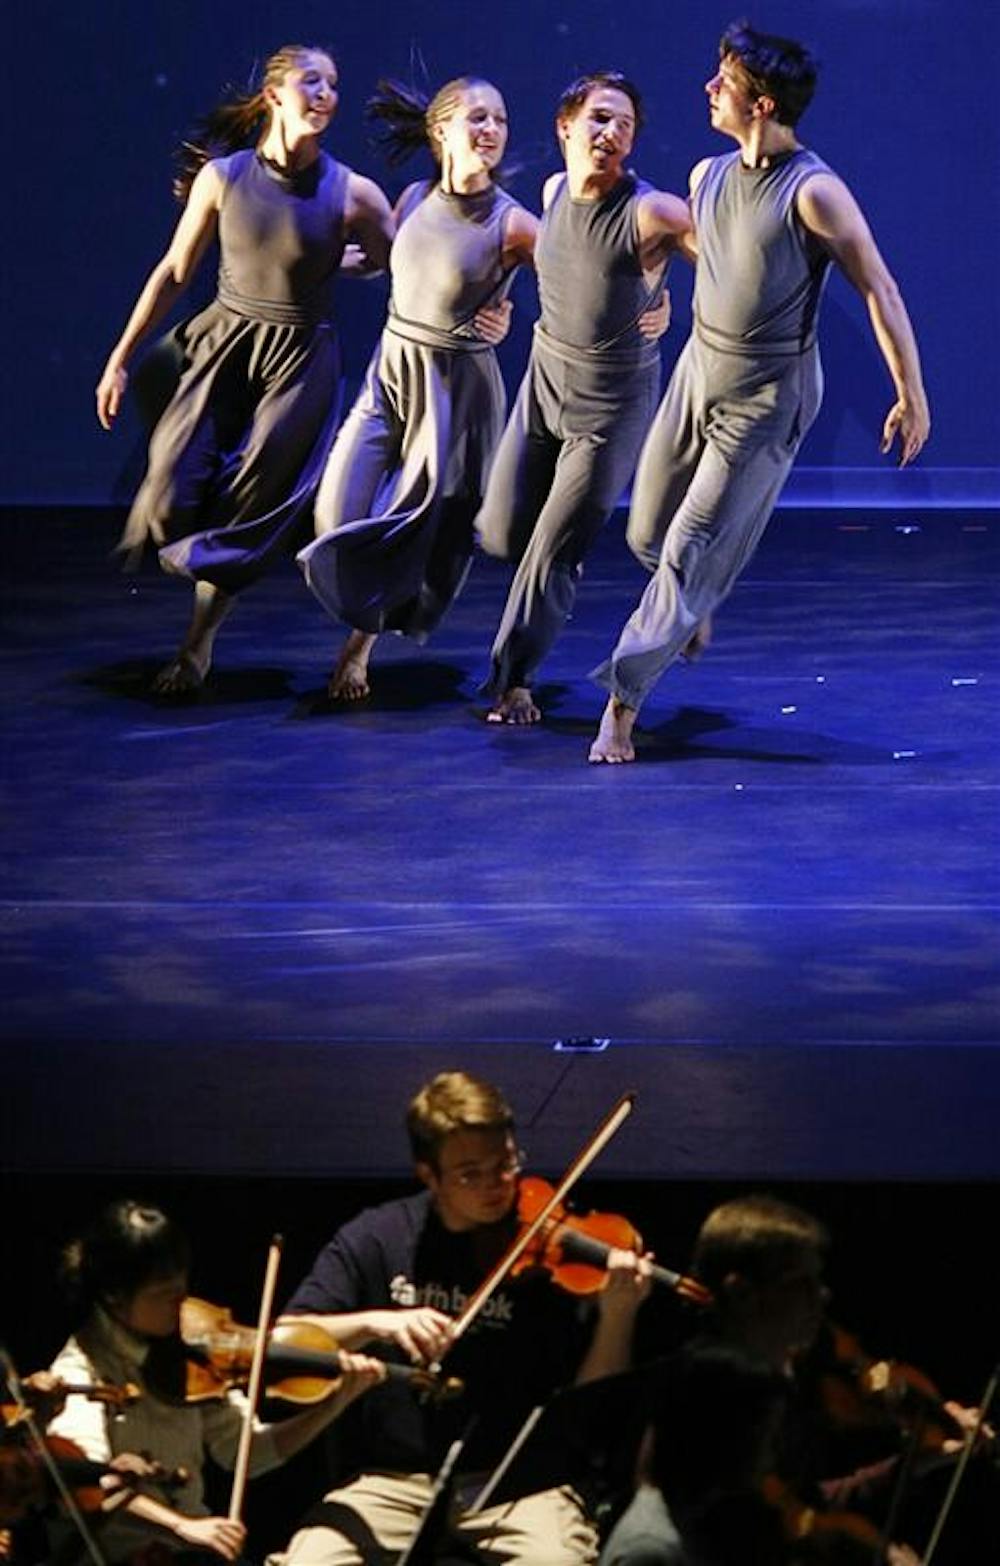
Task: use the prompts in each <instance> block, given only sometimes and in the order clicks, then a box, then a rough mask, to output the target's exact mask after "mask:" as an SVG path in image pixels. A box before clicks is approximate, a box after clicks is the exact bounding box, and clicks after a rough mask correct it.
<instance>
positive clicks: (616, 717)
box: [587, 696, 638, 762]
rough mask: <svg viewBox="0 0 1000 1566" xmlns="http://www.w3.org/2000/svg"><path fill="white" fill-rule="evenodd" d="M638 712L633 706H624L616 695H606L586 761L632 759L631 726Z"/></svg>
mask: <svg viewBox="0 0 1000 1566" xmlns="http://www.w3.org/2000/svg"><path fill="white" fill-rule="evenodd" d="M637 717H638V713H637V712H636V709H635V708H634V707H626V705H625V703H624V702H623V701H619V700H618V698H617V696H609V697H608V705H607V706H606V707H605V709H604V713H603V715H602V717H601V726H600V728H599V729H598V731H597V738H596V739H595V741H594V743H593V744H592V745H591V747H590V755H589V756H588V757H587V760H588V761H612V762H617V761H634V760H635V746H634V745H633V744H632V726H633V724H634V723H635V720H636V718H637Z"/></svg>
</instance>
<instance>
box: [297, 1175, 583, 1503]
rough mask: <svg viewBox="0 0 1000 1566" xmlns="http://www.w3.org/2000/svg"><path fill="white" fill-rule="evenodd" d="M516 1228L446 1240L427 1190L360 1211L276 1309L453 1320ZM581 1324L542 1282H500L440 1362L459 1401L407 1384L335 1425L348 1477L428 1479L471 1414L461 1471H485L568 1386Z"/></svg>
mask: <svg viewBox="0 0 1000 1566" xmlns="http://www.w3.org/2000/svg"><path fill="white" fill-rule="evenodd" d="M514 1227H515V1220H514V1219H513V1218H510V1219H505V1220H504V1221H503V1222H502V1223H500V1224H494V1225H489V1226H484V1227H481V1228H478V1229H474V1230H469V1231H465V1232H462V1233H459V1234H455V1233H453V1232H452V1231H450V1230H448V1229H446V1228H445V1227H444V1225H443V1224H442V1223H441V1221H440V1219H439V1218H438V1215H437V1212H436V1210H435V1208H434V1205H433V1203H432V1201H431V1196H430V1193H429V1192H427V1191H423V1192H421V1193H420V1194H418V1195H416V1196H408V1197H403V1198H402V1199H400V1200H397V1201H392V1202H385V1203H383V1204H382V1206H380V1207H369V1208H366V1209H365V1211H364V1212H362V1213H359V1214H358V1216H357V1217H356V1218H353V1219H351V1221H350V1222H349V1223H346V1224H344V1226H343V1228H341V1229H339V1230H338V1231H337V1233H336V1234H335V1235H334V1237H333V1239H332V1240H331V1241H330V1243H329V1244H328V1245H326V1246H324V1248H323V1250H321V1251H320V1253H319V1255H318V1256H317V1258H316V1261H315V1262H314V1264H313V1269H312V1271H311V1273H310V1274H309V1276H308V1277H307V1278H306V1279H305V1280H304V1282H302V1283H301V1284H300V1285H299V1287H298V1288H297V1289H296V1290H295V1293H294V1294H293V1295H292V1298H291V1299H290V1301H289V1302H288V1305H287V1306H286V1307H285V1309H286V1313H288V1314H290V1315H291V1314H296V1313H305V1312H315V1313H317V1314H321V1315H325V1314H334V1315H338V1314H341V1313H345V1312H350V1311H359V1310H378V1309H391V1308H393V1307H406V1306H414V1305H431V1306H433V1307H435V1308H436V1309H437V1310H442V1311H444V1312H446V1313H447V1314H448V1315H451V1316H457V1315H458V1314H459V1313H460V1312H461V1310H462V1308H463V1307H464V1305H465V1303H466V1301H467V1299H468V1297H469V1295H470V1294H471V1293H472V1292H473V1290H474V1289H475V1288H476V1287H477V1286H478V1284H479V1283H481V1281H482V1279H483V1278H484V1277H485V1275H486V1273H487V1272H488V1271H489V1269H490V1267H491V1266H492V1265H493V1263H494V1262H495V1261H496V1260H497V1258H498V1257H499V1256H500V1255H502V1253H503V1251H504V1250H505V1249H506V1247H507V1244H508V1243H509V1241H510V1238H511V1235H512V1233H513V1231H514ZM591 1319H592V1317H591V1311H590V1308H589V1307H585V1308H584V1309H583V1310H581V1308H580V1305H579V1303H578V1302H577V1301H576V1300H574V1299H573V1298H572V1296H570V1295H568V1294H565V1293H564V1292H563V1291H561V1290H559V1289H557V1288H556V1287H555V1286H554V1285H553V1284H552V1283H551V1282H550V1280H549V1278H548V1276H547V1275H545V1274H527V1275H525V1276H524V1277H522V1278H518V1279H514V1280H508V1281H506V1282H504V1283H503V1284H501V1285H500V1287H499V1288H498V1289H497V1290H496V1292H495V1293H494V1294H493V1295H492V1297H491V1298H490V1299H489V1300H488V1301H487V1302H486V1305H485V1306H484V1307H483V1310H482V1311H481V1312H480V1314H479V1316H478V1317H477V1318H476V1320H475V1321H474V1322H473V1324H472V1325H471V1326H470V1327H469V1329H468V1331H467V1332H466V1333H465V1335H464V1337H462V1338H461V1339H460V1340H459V1342H458V1343H457V1344H456V1345H455V1347H454V1348H453V1349H452V1350H451V1351H450V1352H449V1354H448V1355H447V1357H446V1359H445V1363H444V1369H445V1371H446V1373H447V1374H448V1375H451V1376H460V1377H461V1378H462V1380H463V1381H464V1382H465V1388H466V1390H465V1394H464V1396H463V1397H461V1398H459V1399H457V1400H455V1401H454V1402H447V1403H438V1404H434V1403H422V1402H421V1401H420V1400H419V1398H418V1397H417V1396H416V1395H415V1394H414V1393H413V1391H412V1390H411V1389H410V1388H409V1387H408V1386H406V1385H400V1384H389V1383H386V1384H385V1385H383V1386H379V1387H375V1388H374V1389H373V1390H372V1391H371V1392H368V1393H366V1394H365V1396H364V1397H362V1398H360V1399H359V1400H358V1402H357V1403H355V1404H354V1406H353V1407H352V1408H351V1409H350V1410H348V1413H347V1415H346V1416H345V1418H344V1419H343V1420H341V1421H338V1435H340V1436H341V1437H342V1442H341V1443H340V1444H341V1445H342V1447H343V1450H344V1453H345V1457H346V1458H347V1460H348V1464H349V1467H350V1469H351V1471H352V1472H366V1471H369V1470H371V1469H380V1468H385V1469H394V1470H398V1471H400V1472H406V1473H417V1472H434V1471H435V1470H436V1469H437V1468H438V1467H439V1466H440V1464H441V1462H442V1460H443V1458H444V1455H445V1453H446V1452H447V1450H448V1447H449V1445H450V1444H451V1442H452V1441H453V1440H454V1439H455V1438H456V1437H457V1436H459V1435H461V1434H462V1433H463V1431H464V1430H465V1428H466V1426H467V1425H468V1423H469V1421H470V1419H471V1417H472V1415H473V1414H476V1415H477V1416H478V1418H477V1422H476V1426H475V1429H474V1431H473V1433H472V1435H471V1436H470V1439H469V1441H468V1443H467V1445H466V1447H465V1449H464V1451H463V1454H462V1459H461V1464H460V1466H461V1469H462V1470H463V1471H465V1472H474V1471H480V1470H483V1469H487V1468H490V1467H492V1466H493V1464H494V1463H495V1462H497V1461H498V1460H499V1458H500V1457H501V1456H502V1454H503V1452H504V1451H505V1450H506V1448H507V1446H508V1444H509V1442H510V1440H511V1439H512V1437H513V1436H514V1434H515V1433H516V1431H517V1429H518V1428H519V1426H520V1425H521V1423H522V1421H523V1420H524V1418H525V1417H526V1415H527V1414H528V1412H529V1411H530V1409H531V1408H533V1407H534V1406H535V1405H536V1404H537V1403H542V1402H544V1401H545V1400H546V1398H547V1397H548V1396H549V1395H550V1394H551V1393H552V1392H553V1391H555V1390H556V1389H557V1388H558V1387H561V1386H566V1385H568V1384H569V1383H571V1382H572V1380H573V1378H574V1375H575V1373H576V1369H577V1366H578V1364H579V1362H580V1359H581V1358H582V1355H583V1351H584V1348H585V1346H586V1343H587V1338H588V1335H589V1323H590V1320H591ZM370 1347H371V1350H372V1352H373V1353H375V1354H378V1355H379V1356H380V1357H382V1358H384V1359H391V1360H395V1361H397V1362H398V1363H404V1364H405V1363H407V1362H408V1361H407V1358H406V1355H405V1353H404V1352H403V1350H402V1349H399V1348H396V1347H395V1345H392V1344H386V1343H378V1344H374V1345H371V1346H370ZM341 1427H342V1428H341Z"/></svg>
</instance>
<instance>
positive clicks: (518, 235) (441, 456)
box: [298, 77, 537, 700]
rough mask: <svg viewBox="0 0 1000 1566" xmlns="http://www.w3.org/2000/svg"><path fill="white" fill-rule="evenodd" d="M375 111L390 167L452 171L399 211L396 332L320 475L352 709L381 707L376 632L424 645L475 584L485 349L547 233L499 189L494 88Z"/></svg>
mask: <svg viewBox="0 0 1000 1566" xmlns="http://www.w3.org/2000/svg"><path fill="white" fill-rule="evenodd" d="M370 108H371V110H372V111H373V112H374V113H375V114H376V115H377V116H378V117H379V118H381V119H382V120H383V121H384V122H385V123H386V124H387V125H388V133H387V134H386V135H385V137H384V140H385V142H386V144H387V146H388V148H389V151H390V156H391V157H392V156H393V155H394V156H395V160H396V161H399V160H400V159H401V158H402V157H405V156H406V155H407V154H408V153H409V152H410V151H411V150H413V149H414V148H415V147H418V146H423V147H427V146H429V147H430V149H431V151H432V152H433V154H434V156H435V159H436V161H437V163H438V165H439V169H438V177H437V179H436V180H434V181H430V182H428V181H422V182H421V183H419V184H417V185H411V186H410V187H408V189H407V190H405V191H404V192H403V195H402V196H401V198H400V200H399V202H398V204H397V209H396V215H397V220H398V224H399V228H398V233H397V236H396V239H395V241H394V243H393V247H392V256H391V262H390V270H391V275H392V296H391V299H390V303H389V319H388V323H387V325H386V328H385V331H384V332H383V335H382V340H381V342H380V344H379V346H378V347H377V348H376V350H375V354H374V356H373V358H372V361H371V364H370V365H369V367H368V374H367V377H366V380H365V384H364V387H363V389H362V392H361V395H360V397H359V398H358V401H357V402H356V404H355V406H354V408H353V409H352V411H351V413H350V414H349V415H348V417H347V419H346V421H345V423H344V425H343V428H342V429H341V430H340V433H339V434H338V436H337V439H336V442H335V444H334V447H333V451H332V452H331V454H330V460H329V462H328V464H327V467H326V471H325V473H324V475H323V480H322V483H321V485H320V490H319V495H318V497H317V501H316V530H317V533H318V535H319V536H318V537H317V539H316V540H315V542H314V543H312V544H310V545H308V546H307V547H306V548H305V549H304V550H303V551H302V552H301V553H300V555H299V557H298V559H299V564H300V565H301V566H302V569H303V571H304V573H305V577H306V581H307V582H308V584H309V586H310V587H311V589H312V591H313V592H314V593H315V595H316V597H317V598H318V599H319V601H320V603H322V604H323V606H324V608H325V609H327V610H328V612H329V613H330V614H332V615H334V616H336V617H337V618H338V619H341V620H344V621H346V623H347V624H348V625H349V626H352V627H353V628H354V629H353V631H352V633H351V635H349V636H348V638H347V642H346V644H345V647H344V649H343V651H342V653H341V656H340V658H339V660H338V662H337V665H336V668H335V669H334V671H333V674H332V676H331V679H330V684H329V693H330V695H331V697H333V698H338V699H346V700H357V699H360V698H361V697H363V696H365V695H367V694H368V689H369V687H368V661H369V658H370V655H371V651H372V647H373V645H374V642H375V640H376V637H377V636H378V634H379V633H380V632H382V631H386V630H393V631H400V632H404V633H405V634H406V635H408V636H411V637H413V638H414V639H415V640H416V641H418V642H422V641H425V640H426V638H427V637H428V635H429V634H430V632H431V631H432V630H433V629H434V627H435V626H436V625H437V623H438V622H439V620H440V619H441V616H442V615H443V614H444V613H445V611H446V610H447V608H448V606H449V605H450V603H451V602H452V600H453V599H454V597H455V595H456V594H457V593H458V591H459V590H460V588H461V586H462V583H463V581H464V580H465V576H466V573H467V571H468V567H469V562H470V559H471V555H472V546H473V531H472V519H473V517H474V516H475V514H476V511H477V510H478V508H479V504H480V501H481V499H482V494H483V489H484V487H485V483H486V474H487V472H488V470H489V465H490V462H491V460H492V457H493V453H494V450H495V448H496V445H497V442H498V440H499V438H500V433H501V430H502V429H503V421H504V415H505V412H506V396H505V393H504V386H503V381H502V379H501V376H500V369H499V366H498V364H497V360H496V355H495V353H494V351H493V349H492V347H491V346H490V343H489V341H487V340H486V339H487V337H488V336H490V335H494V336H495V335H496V333H497V332H502V331H506V315H507V312H508V311H509V306H506V305H504V306H503V308H500V307H501V305H502V302H503V301H504V299H505V295H506V291H507V288H508V287H509V284H510V280H511V278H512V276H513V271H514V268H515V267H516V266H517V264H518V263H519V262H520V261H530V260H531V257H532V254H533V250H534V238H535V232H536V228H537V223H536V220H535V219H534V218H533V217H532V216H531V214H530V213H527V212H525V211H524V209H523V208H522V207H520V206H518V204H517V203H516V202H515V201H514V200H513V199H512V198H511V197H510V196H508V195H507V194H506V193H505V192H504V191H502V190H501V189H500V188H499V187H498V186H497V185H495V184H494V182H493V179H492V172H493V170H494V169H495V168H496V166H497V165H498V164H499V162H500V160H501V158H502V156H503V152H504V148H505V146H506V141H507V114H506V110H505V107H504V102H503V99H502V97H501V96H500V94H499V92H498V91H497V89H496V88H495V87H493V86H492V85H491V84H490V83H489V82H484V81H481V80H478V79H475V78H470V77H462V78H459V79H457V80H455V81H452V82H448V83H446V85H445V86H444V87H442V88H440V89H439V91H438V92H437V93H435V94H434V96H433V98H431V99H430V101H429V102H428V101H427V100H425V99H423V98H421V97H420V96H419V94H416V93H414V92H412V91H411V90H410V89H407V88H404V87H402V86H400V85H399V84H398V83H392V82H384V83H381V84H380V89H379V95H378V96H377V97H376V98H375V99H373V100H372V105H371V106H370ZM491 328H492V331H491Z"/></svg>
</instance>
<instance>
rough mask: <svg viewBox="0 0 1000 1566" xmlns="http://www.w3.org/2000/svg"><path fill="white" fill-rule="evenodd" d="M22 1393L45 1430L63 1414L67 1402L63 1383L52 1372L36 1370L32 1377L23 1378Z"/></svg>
mask: <svg viewBox="0 0 1000 1566" xmlns="http://www.w3.org/2000/svg"><path fill="white" fill-rule="evenodd" d="M21 1391H22V1393H23V1395H24V1401H25V1402H26V1403H27V1405H28V1407H29V1408H30V1409H31V1412H32V1413H33V1414H34V1416H35V1419H36V1420H37V1421H38V1424H39V1425H40V1426H41V1427H42V1429H43V1430H44V1429H45V1427H46V1425H47V1424H48V1423H49V1421H50V1420H52V1419H55V1417H56V1415H57V1414H60V1413H61V1412H62V1410H63V1407H64V1405H65V1402H66V1390H65V1388H64V1386H63V1383H62V1382H61V1381H60V1380H59V1377H58V1376H54V1375H53V1374H52V1372H51V1370H34V1371H32V1373H31V1375H30V1376H22V1378H21Z"/></svg>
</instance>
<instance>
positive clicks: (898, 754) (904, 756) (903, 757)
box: [892, 750, 917, 761]
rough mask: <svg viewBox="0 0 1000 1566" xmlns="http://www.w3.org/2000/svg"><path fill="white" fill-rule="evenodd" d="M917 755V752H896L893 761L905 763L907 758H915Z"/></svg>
mask: <svg viewBox="0 0 1000 1566" xmlns="http://www.w3.org/2000/svg"><path fill="white" fill-rule="evenodd" d="M916 754H917V753H916V751H915V750H894V751H893V753H892V759H893V761H905V760H906V759H907V757H909V756H915V755H916Z"/></svg>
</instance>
